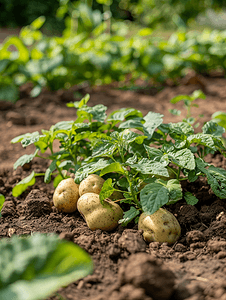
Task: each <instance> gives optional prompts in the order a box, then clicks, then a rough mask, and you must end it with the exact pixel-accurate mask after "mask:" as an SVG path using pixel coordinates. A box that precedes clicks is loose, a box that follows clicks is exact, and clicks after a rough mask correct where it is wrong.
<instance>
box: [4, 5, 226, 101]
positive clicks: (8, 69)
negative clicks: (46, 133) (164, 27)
mask: <svg viewBox="0 0 226 300" xmlns="http://www.w3.org/2000/svg"><path fill="white" fill-rule="evenodd" d="M74 15H75V14H74ZM105 15H106V14H105ZM76 16H79V17H78V18H77V19H73V18H72V20H71V21H72V22H67V24H66V25H67V26H66V29H65V31H64V33H63V35H62V37H56V36H53V37H47V36H44V35H43V33H42V31H41V30H40V28H41V27H42V26H43V24H44V22H45V18H44V17H43V16H41V17H39V18H37V19H36V20H34V21H33V22H32V23H31V24H30V25H28V26H25V27H23V28H22V29H21V31H20V35H19V37H16V36H11V37H8V38H7V39H6V40H5V41H4V42H3V43H2V44H1V45H0V56H1V61H0V75H1V76H0V100H5V101H12V102H16V101H17V100H18V97H19V86H21V85H23V84H24V83H25V82H31V83H32V84H33V86H34V88H33V89H32V91H31V96H32V97H35V96H37V95H38V94H39V93H40V92H41V91H42V89H43V87H46V86H47V87H49V88H50V89H51V90H58V89H68V88H70V87H72V86H73V85H79V84H83V83H86V84H88V85H93V84H94V85H95V84H98V85H100V84H109V83H111V82H112V81H117V82H119V81H125V80H127V79H128V75H129V77H130V78H131V80H130V82H129V86H126V84H125V88H134V82H135V80H136V79H139V78H143V79H144V80H145V81H146V82H147V84H148V83H149V82H150V78H151V80H152V81H154V82H156V83H159V82H164V81H166V80H167V79H169V78H171V79H172V80H174V81H177V79H178V78H180V77H183V76H185V75H186V74H187V71H188V70H189V69H192V70H195V71H196V72H197V73H203V74H209V72H210V71H211V70H221V71H222V72H224V73H225V71H226V67H225V41H226V38H225V32H224V31H218V30H212V31H211V30H204V31H203V32H197V31H189V32H186V31H184V30H182V31H178V32H175V33H173V34H172V35H171V36H170V38H169V39H168V40H163V39H161V38H156V37H154V36H152V32H153V31H152V30H151V29H150V28H142V29H140V28H136V29H135V30H132V34H131V27H130V26H128V24H127V23H125V22H114V23H113V24H112V30H111V32H109V26H108V22H107V20H104V16H103V14H102V13H101V11H92V9H91V8H90V7H88V6H87V5H86V4H85V3H82V4H81V5H79V6H78V7H77V11H76ZM73 22H74V23H75V24H77V25H78V26H77V30H75V26H73ZM133 32H134V33H133ZM11 46H13V48H15V50H16V51H13V52H11V50H10V48H11Z"/></svg>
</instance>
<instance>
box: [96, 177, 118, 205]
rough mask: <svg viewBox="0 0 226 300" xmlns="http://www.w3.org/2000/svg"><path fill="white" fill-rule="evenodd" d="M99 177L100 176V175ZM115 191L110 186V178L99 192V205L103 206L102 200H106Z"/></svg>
mask: <svg viewBox="0 0 226 300" xmlns="http://www.w3.org/2000/svg"><path fill="white" fill-rule="evenodd" d="M100 176H101V175H100ZM114 191H115V189H114V187H113V186H112V179H111V178H108V179H107V180H106V181H105V182H104V184H103V186H102V189H101V191H100V194H99V197H100V202H101V204H103V202H104V200H105V199H106V198H109V197H110V196H111V195H112V193H113V192H114Z"/></svg>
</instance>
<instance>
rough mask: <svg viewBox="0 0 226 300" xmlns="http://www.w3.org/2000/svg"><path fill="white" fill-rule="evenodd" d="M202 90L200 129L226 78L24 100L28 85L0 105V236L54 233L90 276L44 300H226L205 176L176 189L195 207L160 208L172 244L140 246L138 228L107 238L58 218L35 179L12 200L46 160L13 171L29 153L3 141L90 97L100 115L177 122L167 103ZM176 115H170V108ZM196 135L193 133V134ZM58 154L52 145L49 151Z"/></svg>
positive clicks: (219, 214) (225, 105) (216, 205)
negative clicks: (88, 264) (167, 218)
mask: <svg viewBox="0 0 226 300" xmlns="http://www.w3.org/2000/svg"><path fill="white" fill-rule="evenodd" d="M196 89H202V90H203V91H204V93H205V94H206V96H207V97H206V100H201V99H199V100H198V101H197V104H198V105H199V108H194V111H193V115H194V116H195V117H197V118H198V117H199V115H200V114H203V115H204V117H202V118H200V124H201V125H203V124H204V122H206V121H209V120H210V119H211V116H212V114H213V113H214V112H215V111H226V79H224V78H218V77H200V76H196V75H194V74H193V75H191V76H190V77H189V76H188V77H187V78H185V79H184V80H182V81H181V82H180V84H179V85H177V86H173V85H165V86H164V87H161V88H153V87H149V88H145V89H142V90H140V91H136V92H134V91H128V90H127V91H125V90H119V89H116V88H113V87H109V86H108V87H95V88H92V89H91V88H87V87H83V88H78V87H74V88H72V89H71V90H68V91H57V92H52V91H48V90H45V91H43V92H42V93H41V94H40V95H39V96H38V97H37V98H30V97H29V92H30V90H31V86H30V85H29V84H28V85H25V86H23V87H22V88H21V90H20V99H19V101H17V102H16V104H11V103H9V102H4V101H1V102H0V136H1V143H0V193H1V194H3V195H4V196H5V198H6V201H5V203H4V206H3V209H2V217H1V218H0V238H5V237H8V238H10V237H11V236H12V235H22V234H28V235H29V234H31V233H34V232H42V233H56V234H58V235H59V236H60V237H61V238H64V239H67V240H70V241H73V242H74V243H76V244H78V245H79V246H80V247H82V248H83V249H85V250H86V251H87V252H88V253H89V254H90V255H91V257H92V259H93V262H94V271H93V273H92V274H91V275H88V276H87V277H85V278H83V279H81V280H78V281H76V282H74V283H72V284H70V285H69V286H67V287H63V288H61V289H60V290H59V291H58V292H57V293H55V294H53V295H52V296H51V297H49V298H48V300H50V299H51V300H59V299H67V300H69V299H73V300H75V299H79V300H106V299H108V300H151V299H153V300H185V299H186V300H204V299H205V300H212V299H219V300H226V280H225V278H226V201H225V200H221V199H219V198H217V197H216V196H215V195H214V194H213V192H212V190H211V189H210V187H209V185H208V184H207V182H206V180H205V179H204V178H200V179H199V180H198V181H197V182H195V183H189V182H184V183H183V190H184V191H190V192H192V193H193V194H194V195H195V196H196V197H197V198H198V199H199V202H198V204H197V205H195V206H191V205H187V204H186V202H185V201H184V200H183V199H182V200H181V201H179V202H178V203H176V204H174V205H172V206H170V207H169V206H167V209H169V210H170V211H171V212H172V213H173V214H174V215H175V216H176V217H177V219H178V221H179V223H180V225H181V229H182V233H181V237H180V239H179V240H178V241H177V242H176V243H175V244H173V245H167V244H166V243H164V244H160V243H158V242H152V243H146V242H145V241H144V240H143V237H142V232H140V231H138V228H137V225H136V224H135V223H131V224H129V225H128V227H126V228H125V227H122V226H118V227H117V229H115V230H114V231H111V232H105V231H101V230H96V231H91V230H90V229H88V227H87V225H86V223H85V221H84V220H83V218H82V217H81V215H80V214H79V213H78V212H75V213H72V214H66V213H59V212H58V211H57V209H56V208H55V207H54V206H53V205H52V196H53V192H54V188H53V184H52V183H50V184H48V185H47V184H44V183H43V178H42V177H38V178H37V179H36V183H35V185H34V186H32V187H29V188H28V189H27V190H26V191H25V192H24V193H23V194H22V195H21V196H19V197H13V196H12V188H13V187H14V186H15V184H16V183H17V182H19V181H20V180H22V179H23V178H24V177H26V176H28V174H30V173H31V171H32V170H34V171H35V172H45V170H46V167H47V166H48V162H46V161H45V162H43V160H40V159H38V158H36V159H34V160H33V161H32V162H31V163H30V164H26V165H24V166H23V167H19V168H17V169H16V170H14V169H13V164H14V163H15V162H16V160H17V159H18V158H19V157H20V156H22V155H24V154H31V153H33V151H34V148H32V146H29V147H27V148H26V149H24V148H22V147H21V145H20V144H11V143H10V141H11V140H12V139H13V138H14V137H16V136H18V135H21V134H24V133H27V132H34V131H39V132H40V131H41V129H46V130H48V129H49V128H50V126H51V125H53V124H55V123H57V122H59V121H64V120H73V119H75V116H76V114H75V109H73V108H68V107H67V106H66V103H68V102H71V101H75V100H79V99H80V98H81V96H82V95H85V94H86V93H89V94H90V96H91V98H90V101H89V105H90V106H93V105H96V104H104V105H106V106H107V107H108V110H107V112H108V113H110V112H112V111H113V110H116V109H118V108H123V107H133V108H136V109H139V110H140V111H141V112H142V113H143V114H144V115H145V114H146V113H148V112H149V111H153V112H158V113H161V114H163V115H164V122H165V123H168V122H178V121H181V120H182V118H183V117H185V115H186V111H185V109H184V108H183V103H178V105H177V106H175V105H173V104H171V103H170V102H169V101H170V99H171V98H172V97H174V96H176V95H180V94H191V93H192V92H193V91H194V90H196ZM173 108H177V109H181V111H182V113H181V115H180V116H173V115H172V114H170V113H169V109H173ZM197 130H198V129H197ZM56 148H57V145H56ZM206 161H208V162H210V163H212V164H213V165H215V166H217V167H222V168H225V167H226V159H225V158H224V157H223V156H222V155H220V154H219V153H216V154H214V155H208V156H207V157H206Z"/></svg>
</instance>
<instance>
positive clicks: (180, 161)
mask: <svg viewBox="0 0 226 300" xmlns="http://www.w3.org/2000/svg"><path fill="white" fill-rule="evenodd" d="M168 155H169V157H171V158H172V161H173V162H174V163H175V164H176V165H178V166H179V167H182V168H186V169H189V170H193V169H194V168H195V157H194V154H193V153H192V152H191V150H190V149H187V148H185V149H181V150H179V151H174V152H169V153H168Z"/></svg>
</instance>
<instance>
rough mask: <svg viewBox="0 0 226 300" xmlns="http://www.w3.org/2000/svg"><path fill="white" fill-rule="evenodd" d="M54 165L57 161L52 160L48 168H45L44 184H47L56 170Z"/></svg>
mask: <svg viewBox="0 0 226 300" xmlns="http://www.w3.org/2000/svg"><path fill="white" fill-rule="evenodd" d="M56 163H57V160H56V159H54V160H53V161H52V162H51V164H50V166H49V167H48V168H47V170H46V172H45V177H44V182H45V183H49V182H50V180H51V174H52V172H53V171H54V170H56Z"/></svg>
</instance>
